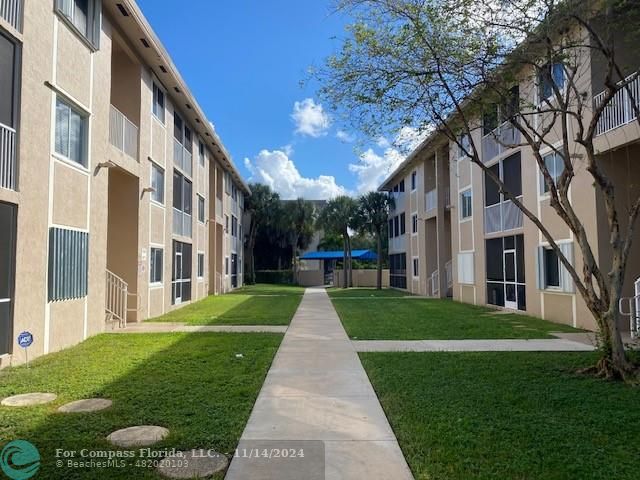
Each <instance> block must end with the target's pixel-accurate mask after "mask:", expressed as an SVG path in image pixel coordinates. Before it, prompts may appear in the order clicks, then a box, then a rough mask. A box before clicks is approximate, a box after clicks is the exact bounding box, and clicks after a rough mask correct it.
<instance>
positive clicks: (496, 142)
mask: <svg viewBox="0 0 640 480" xmlns="http://www.w3.org/2000/svg"><path fill="white" fill-rule="evenodd" d="M518 143H520V130H518V129H517V128H515V127H514V126H513V125H512V124H511V123H509V122H504V123H503V124H502V125H500V126H499V127H497V128H496V129H495V130H493V131H492V132H490V133H488V134H486V135H484V136H483V137H482V162H483V163H487V162H490V161H491V160H492V159H493V158H495V157H497V156H498V155H502V154H503V153H504V152H506V151H507V150H510V149H512V148H514V146H516V145H517V144H518Z"/></svg>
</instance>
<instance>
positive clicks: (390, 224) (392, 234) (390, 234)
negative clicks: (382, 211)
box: [389, 218, 395, 238]
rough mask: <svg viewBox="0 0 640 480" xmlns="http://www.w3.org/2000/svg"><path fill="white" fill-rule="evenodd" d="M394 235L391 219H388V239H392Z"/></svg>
mask: <svg viewBox="0 0 640 480" xmlns="http://www.w3.org/2000/svg"><path fill="white" fill-rule="evenodd" d="M394 236H395V235H394V233H393V218H390V219H389V238H393V237H394Z"/></svg>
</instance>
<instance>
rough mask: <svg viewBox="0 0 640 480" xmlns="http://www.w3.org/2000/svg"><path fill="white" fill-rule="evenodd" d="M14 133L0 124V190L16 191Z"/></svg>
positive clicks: (11, 129)
mask: <svg viewBox="0 0 640 480" xmlns="http://www.w3.org/2000/svg"><path fill="white" fill-rule="evenodd" d="M16 177H17V172H16V131H15V130H14V129H13V128H11V127H7V126H6V125H3V124H1V123H0V188H5V189H7V190H15V189H16V183H17V182H16Z"/></svg>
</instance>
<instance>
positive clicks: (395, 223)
mask: <svg viewBox="0 0 640 480" xmlns="http://www.w3.org/2000/svg"><path fill="white" fill-rule="evenodd" d="M393 236H394V237H398V236H400V217H398V216H395V217H393Z"/></svg>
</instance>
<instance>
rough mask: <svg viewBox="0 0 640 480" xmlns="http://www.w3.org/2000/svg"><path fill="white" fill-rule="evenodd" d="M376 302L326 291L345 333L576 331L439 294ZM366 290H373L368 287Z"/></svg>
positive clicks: (448, 335)
mask: <svg viewBox="0 0 640 480" xmlns="http://www.w3.org/2000/svg"><path fill="white" fill-rule="evenodd" d="M389 291H394V292H395V290H382V292H385V293H382V294H381V295H380V296H382V297H384V298H381V299H380V301H375V300H372V301H368V300H367V299H362V298H348V297H347V296H340V295H331V299H332V302H333V306H334V307H335V309H336V310H337V312H338V315H339V316H340V319H341V320H342V324H343V325H344V328H345V330H346V331H347V334H349V336H350V337H351V338H353V339H360V340H446V339H450V340H459V339H465V338H476V339H477V338H484V339H492V338H494V339H500V338H553V336H552V335H550V332H580V331H581V330H577V329H575V328H573V327H570V326H568V325H562V324H558V323H553V322H548V321H546V320H542V319H539V318H535V317H530V316H527V315H520V314H516V313H514V314H496V313H495V310H491V309H489V308H485V307H479V306H475V305H469V304H466V303H460V302H454V301H452V300H442V299H424V298H388V297H387V295H388V293H387V292H389ZM370 292H375V290H371V291H370Z"/></svg>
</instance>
